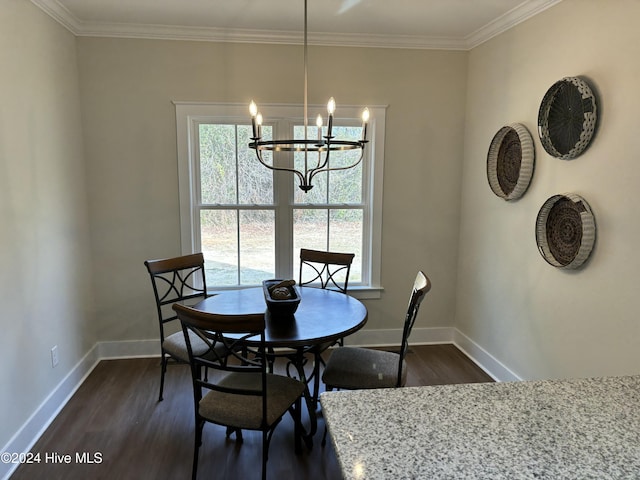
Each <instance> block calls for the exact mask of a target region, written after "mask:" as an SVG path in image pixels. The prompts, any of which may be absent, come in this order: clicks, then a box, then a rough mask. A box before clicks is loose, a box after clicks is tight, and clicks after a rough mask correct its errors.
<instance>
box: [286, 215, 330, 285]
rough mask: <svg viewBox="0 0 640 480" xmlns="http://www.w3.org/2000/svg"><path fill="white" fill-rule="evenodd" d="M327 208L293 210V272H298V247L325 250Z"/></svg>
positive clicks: (327, 224)
mask: <svg viewBox="0 0 640 480" xmlns="http://www.w3.org/2000/svg"><path fill="white" fill-rule="evenodd" d="M328 231H329V223H328V218H327V210H325V209H322V210H311V209H302V208H296V209H295V210H294V211H293V274H294V277H296V278H297V276H298V274H299V272H300V249H301V248H309V249H311V250H327V249H328V247H329V245H328V243H327V238H328Z"/></svg>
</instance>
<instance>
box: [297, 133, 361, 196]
mask: <svg viewBox="0 0 640 480" xmlns="http://www.w3.org/2000/svg"><path fill="white" fill-rule="evenodd" d="M307 132H308V133H307V138H317V135H318V134H317V127H308V131H307ZM332 133H333V135H334V137H335V138H336V139H340V140H355V139H358V138H360V136H361V135H362V128H361V127H335V126H334V127H333V129H332ZM324 134H326V128H325V129H324V133H323V135H324ZM294 135H295V136H296V138H302V137H303V135H304V127H303V126H296V127H295V128H294ZM360 153H361V152H360V150H347V151H334V152H331V155H330V156H329V163H328V165H329V166H331V167H332V168H336V167H338V168H339V167H346V166H348V165H353V164H354V163H356V162H357V161H358V159H359V158H360ZM324 159H325V154H324V153H322V154H318V153H308V154H307V166H308V168H313V167H316V166H317V165H318V164H319V163H318V162H323V161H324ZM294 164H295V168H296V169H297V170H298V171H301V172H303V171H304V167H305V155H304V153H303V152H296V153H295V155H294ZM362 173H363V170H362V163H359V164H358V165H357V166H356V167H353V168H348V169H346V170H337V171H333V172H323V173H319V174H318V175H316V176H315V177H313V179H312V180H311V184H312V185H313V188H312V189H311V190H310V191H309V192H307V193H305V192H303V191H302V190H300V189H299V188H298V178H297V177H294V178H293V180H292V181H293V182H294V185H295V196H294V201H295V203H298V204H300V203H315V204H317V203H322V204H325V203H329V204H340V203H360V202H361V201H362Z"/></svg>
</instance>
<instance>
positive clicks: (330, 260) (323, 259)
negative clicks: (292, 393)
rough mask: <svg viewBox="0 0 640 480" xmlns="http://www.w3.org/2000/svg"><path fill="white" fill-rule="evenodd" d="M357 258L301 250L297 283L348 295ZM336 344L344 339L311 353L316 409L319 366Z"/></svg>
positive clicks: (326, 344) (353, 255) (310, 351)
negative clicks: (329, 349) (350, 276)
mask: <svg viewBox="0 0 640 480" xmlns="http://www.w3.org/2000/svg"><path fill="white" fill-rule="evenodd" d="M354 257H355V254H353V253H339V252H325V251H321V250H311V249H307V248H301V249H300V272H299V277H298V279H299V281H298V284H299V285H301V286H304V285H310V286H313V285H318V286H319V287H320V288H324V289H329V290H335V291H338V292H341V293H344V294H346V293H347V291H348V289H349V274H350V273H351V264H352V263H353V259H354ZM327 315H331V312H327ZM336 343H338V344H339V345H340V346H342V345H343V340H342V339H339V340H337V341H336V342H328V343H323V344H320V345H316V346H314V347H313V348H311V349H310V350H309V353H311V354H312V355H313V373H312V374H311V377H310V378H309V379H308V380H309V381H311V379H313V387H314V390H313V392H314V394H313V400H314V406H317V401H318V392H319V389H320V366H321V365H324V360H323V359H322V352H324V351H325V350H327V349H328V348H329V347H331V346H333V345H335V344H336Z"/></svg>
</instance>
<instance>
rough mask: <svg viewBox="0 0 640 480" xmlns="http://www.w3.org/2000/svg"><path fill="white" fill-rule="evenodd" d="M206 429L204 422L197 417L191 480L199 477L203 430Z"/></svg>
mask: <svg viewBox="0 0 640 480" xmlns="http://www.w3.org/2000/svg"><path fill="white" fill-rule="evenodd" d="M203 427H204V420H200V419H199V418H197V417H196V432H195V439H194V440H195V441H194V445H193V466H192V467H191V480H196V478H197V476H198V452H199V450H200V445H201V444H202V428H203Z"/></svg>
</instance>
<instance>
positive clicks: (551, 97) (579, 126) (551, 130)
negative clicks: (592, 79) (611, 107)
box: [538, 77, 597, 160]
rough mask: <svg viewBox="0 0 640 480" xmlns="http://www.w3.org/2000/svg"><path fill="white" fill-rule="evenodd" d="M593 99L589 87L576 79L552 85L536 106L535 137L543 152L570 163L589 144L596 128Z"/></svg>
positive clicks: (594, 101) (572, 78)
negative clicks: (537, 106) (536, 127)
mask: <svg viewBox="0 0 640 480" xmlns="http://www.w3.org/2000/svg"><path fill="white" fill-rule="evenodd" d="M596 110H597V109H596V99H595V96H594V95H593V92H592V91H591V87H589V85H588V84H587V82H585V81H584V80H582V79H580V78H578V77H565V78H563V79H562V80H560V81H558V82H556V83H554V84H553V85H552V86H551V88H550V89H549V90H547V93H546V94H545V96H544V98H543V99H542V103H541V104H540V110H539V111H538V134H539V136H540V141H541V142H542V146H543V147H544V149H545V150H546V151H547V152H548V153H549V154H550V155H553V156H554V157H557V158H561V159H563V160H570V159H572V158H575V157H577V156H578V155H580V154H581V153H582V152H583V151H584V150H585V149H586V148H587V147H588V146H589V143H590V142H591V139H592V138H593V134H594V132H595V128H596V119H597V112H596Z"/></svg>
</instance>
